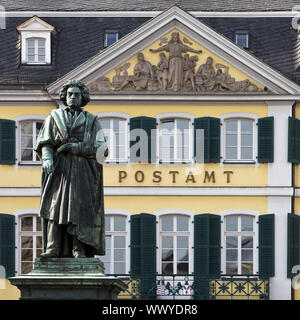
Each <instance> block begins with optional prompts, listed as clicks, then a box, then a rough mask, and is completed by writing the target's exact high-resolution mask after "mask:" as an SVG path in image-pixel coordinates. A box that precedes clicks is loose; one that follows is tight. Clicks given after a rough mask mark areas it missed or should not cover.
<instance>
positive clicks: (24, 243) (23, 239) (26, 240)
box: [21, 236, 33, 249]
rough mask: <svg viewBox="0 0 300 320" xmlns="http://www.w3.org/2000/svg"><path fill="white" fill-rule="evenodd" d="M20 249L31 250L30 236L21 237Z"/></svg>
mask: <svg viewBox="0 0 300 320" xmlns="http://www.w3.org/2000/svg"><path fill="white" fill-rule="evenodd" d="M21 247H22V249H23V248H31V249H32V248H33V238H32V237H31V236H22V237H21Z"/></svg>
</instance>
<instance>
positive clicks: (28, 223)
mask: <svg viewBox="0 0 300 320" xmlns="http://www.w3.org/2000/svg"><path fill="white" fill-rule="evenodd" d="M21 231H33V221H32V217H23V218H22V219H21Z"/></svg>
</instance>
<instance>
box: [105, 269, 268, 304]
mask: <svg viewBox="0 0 300 320" xmlns="http://www.w3.org/2000/svg"><path fill="white" fill-rule="evenodd" d="M110 276H115V277H117V278H119V279H121V280H123V281H124V282H126V283H127V284H128V289H127V290H126V291H124V292H121V293H120V295H119V297H118V298H119V299H161V300H163V299H166V300H175V299H181V300H182V299H209V300H214V299H217V300H221V299H222V300H228V299H231V300H245V299H246V300H252V299H253V300H258V299H262V300H268V299H269V279H261V278H260V277H259V275H226V274H224V275H222V276H221V277H220V278H219V279H202V280H201V279H200V280H199V279H197V281H194V275H193V274H187V275H175V274H171V275H165V274H157V275H156V276H155V278H153V277H152V278H151V277H150V278H149V277H147V276H144V277H137V278H131V276H130V275H128V274H113V275H110Z"/></svg>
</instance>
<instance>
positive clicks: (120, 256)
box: [114, 249, 125, 261]
mask: <svg viewBox="0 0 300 320" xmlns="http://www.w3.org/2000/svg"><path fill="white" fill-rule="evenodd" d="M114 261H125V249H115V250H114Z"/></svg>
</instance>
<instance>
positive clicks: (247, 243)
mask: <svg viewBox="0 0 300 320" xmlns="http://www.w3.org/2000/svg"><path fill="white" fill-rule="evenodd" d="M242 248H253V237H242Z"/></svg>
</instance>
